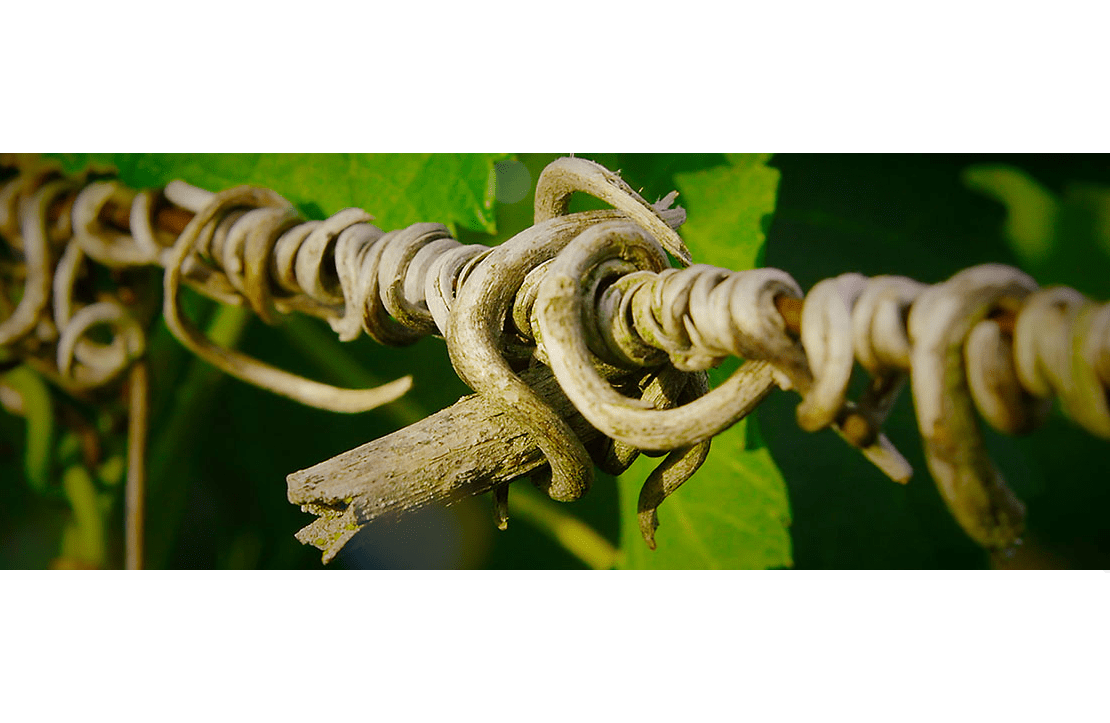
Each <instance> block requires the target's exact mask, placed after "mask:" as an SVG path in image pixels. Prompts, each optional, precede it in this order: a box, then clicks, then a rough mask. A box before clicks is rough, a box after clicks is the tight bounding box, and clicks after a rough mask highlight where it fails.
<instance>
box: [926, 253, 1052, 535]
mask: <svg viewBox="0 0 1110 723" xmlns="http://www.w3.org/2000/svg"><path fill="white" fill-rule="evenodd" d="M1036 288H1037V285H1036V282H1034V281H1033V279H1031V278H1029V276H1027V275H1026V274H1024V273H1022V272H1020V271H1018V270H1017V269H1014V268H1010V267H1007V266H1000V265H996V264H988V265H985V266H977V267H975V268H971V269H967V270H965V271H962V272H960V273H958V274H956V275H955V276H954V277H952V278H951V279H949V280H948V281H947V282H945V283H943V284H939V285H937V286H934V287H932V288H930V289H927V290H926V291H924V292H923V293H922V294H921V295H920V296H919V297H918V299H917V301H916V302H915V303H914V305H913V308H912V309H911V310H910V317H909V322H908V328H909V334H910V339H911V340H912V342H913V349H912V351H911V355H910V367H911V371H912V378H911V383H912V386H913V394H914V403H915V406H916V411H917V421H918V426H919V428H920V429H921V435H922V437H923V438H924V441H925V456H926V461H927V462H928V465H929V470H930V471H931V472H932V474H933V479H934V480H936V483H937V486H938V487H939V488H940V490H941V494H942V495H943V497H944V498H945V501H946V502H947V503H948V506H949V508H950V509H951V510H952V513H953V514H954V515H955V516H956V518H957V520H959V522H960V524H961V525H962V526H963V528H964V529H965V530H966V531H967V532H968V534H970V535H971V536H972V538H973V539H975V540H976V541H977V542H978V543H979V544H981V545H983V546H984V547H986V548H988V549H1004V548H1007V547H1010V546H1012V545H1013V544H1015V543H1016V542H1017V541H1018V539H1019V536H1020V534H1021V530H1022V521H1023V519H1024V514H1025V509H1024V506H1023V505H1022V504H1021V502H1020V501H1019V500H1018V499H1017V498H1016V497H1015V496H1014V494H1013V492H1011V491H1010V489H1009V488H1008V487H1007V486H1006V484H1005V482H1004V481H1003V480H1002V477H1001V476H1000V475H999V474H998V471H997V470H996V469H995V468H994V465H993V464H992V463H991V461H990V458H989V457H988V455H987V453H986V449H985V447H984V445H983V438H982V434H981V433H980V431H979V425H978V424H977V422H976V420H975V416H974V412H973V408H972V399H971V396H970V394H969V390H968V382H967V377H966V374H965V371H964V365H965V360H964V351H963V348H964V345H965V342H966V340H967V338H968V336H969V335H970V334H971V333H972V330H973V328H974V327H975V326H976V325H977V324H978V323H979V322H981V321H983V320H984V319H985V318H986V317H987V315H988V314H989V313H990V312H991V311H992V310H993V309H994V308H995V307H996V306H997V305H998V304H999V303H1000V302H1001V301H1002V300H1003V299H1006V298H1017V299H1024V298H1025V297H1026V296H1028V295H1029V294H1031V293H1032V292H1033V291H1035V290H1036Z"/></svg>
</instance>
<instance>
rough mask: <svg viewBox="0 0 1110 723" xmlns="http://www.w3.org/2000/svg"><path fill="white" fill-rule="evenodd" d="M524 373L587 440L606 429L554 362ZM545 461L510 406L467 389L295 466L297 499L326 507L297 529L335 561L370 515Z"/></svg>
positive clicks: (459, 491)
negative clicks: (375, 434) (441, 405)
mask: <svg viewBox="0 0 1110 723" xmlns="http://www.w3.org/2000/svg"><path fill="white" fill-rule="evenodd" d="M520 377H521V379H522V380H523V381H524V382H525V383H527V384H528V385H529V386H530V387H532V388H533V389H534V390H535V391H536V392H537V393H538V394H539V395H540V396H541V397H543V398H544V399H546V400H547V401H548V402H549V403H550V404H551V405H552V407H553V408H554V409H555V410H556V411H557V412H558V413H559V414H560V415H561V416H562V417H563V418H564V419H566V420H567V422H568V423H569V424H570V426H571V428H572V429H573V430H574V432H575V434H577V435H578V438H579V439H581V440H582V442H583V443H585V444H589V443H590V442H592V441H594V440H596V439H598V438H599V437H600V436H601V435H600V433H599V432H598V431H597V430H596V429H594V428H593V427H591V426H590V424H589V423H588V422H586V420H585V419H583V418H582V415H580V414H579V413H578V412H577V411H575V409H574V407H573V405H572V404H571V403H570V401H569V400H568V399H567V398H566V396H565V395H564V394H563V392H562V390H561V389H560V388H559V383H558V382H557V381H556V380H555V377H554V375H552V373H551V370H550V369H548V368H547V367H545V366H538V367H535V368H533V369H528V370H526V371H524V372H522V373H521V375H520ZM544 463H545V462H544V457H543V453H542V452H541V451H540V448H539V447H538V446H536V444H535V442H534V441H533V440H532V439H531V438H530V437H529V435H528V433H527V432H526V431H525V430H524V429H523V428H522V427H521V426H520V424H518V423H517V422H516V421H514V420H513V419H512V417H510V416H509V415H508V414H506V413H505V412H504V410H502V409H501V408H499V407H498V406H497V405H496V404H494V403H493V402H491V401H489V400H488V399H485V398H483V397H481V396H479V395H476V394H474V395H470V396H466V397H463V398H462V399H460V400H459V401H457V402H455V403H454V404H453V405H451V406H450V407H448V408H447V409H444V410H442V411H440V412H437V413H436V414H433V415H432V416H430V417H427V418H425V419H422V420H421V421H419V422H416V423H415V424H412V425H409V426H408V427H405V428H404V429H400V430H398V431H396V432H394V433H393V434H390V435H387V436H385V437H381V438H380V439H375V440H373V441H371V442H367V443H366V444H364V445H362V446H360V447H356V448H354V449H352V450H350V451H348V452H344V453H342V454H340V455H338V456H336V457H333V458H331V459H329V460H326V461H324V462H320V463H319V464H317V465H313V466H312V467H309V468H308V469H304V470H301V471H299V472H294V473H293V474H290V475H289V476H288V477H287V478H286V480H287V482H288V485H289V492H288V497H289V501H290V502H292V503H293V504H296V505H300V506H301V509H303V510H304V511H305V512H311V513H313V514H316V515H320V518H319V519H318V520H316V521H315V522H313V523H312V524H310V525H308V526H306V527H305V528H303V529H302V530H301V531H300V532H298V533H297V535H296V537H297V539H298V540H300V541H301V542H302V543H304V544H307V545H312V546H314V547H317V548H319V549H320V550H322V551H323V552H324V555H323V560H324V562H325V563H327V562H330V561H331V560H332V558H334V557H335V555H336V554H337V553H338V552H339V550H340V549H341V548H342V547H343V546H344V545H345V544H346V543H347V542H348V541H349V540H350V539H351V537H353V536H354V535H355V533H356V532H358V530H359V529H360V528H361V527H362V526H363V525H365V524H366V523H368V522H371V521H373V520H377V519H385V518H390V517H395V516H397V515H400V514H402V513H405V512H409V511H411V510H415V509H418V508H421V507H424V506H427V505H429V504H448V505H449V504H452V503H454V502H458V501H459V500H462V499H465V498H467V497H473V496H474V495H479V494H482V493H484V492H488V491H489V490H492V489H494V488H496V487H499V486H501V485H504V484H507V483H509V482H511V481H512V480H514V479H517V478H519V477H522V476H524V475H527V474H528V473H529V472H532V471H533V470H535V469H536V468H538V467H540V466H541V465H543V464H544Z"/></svg>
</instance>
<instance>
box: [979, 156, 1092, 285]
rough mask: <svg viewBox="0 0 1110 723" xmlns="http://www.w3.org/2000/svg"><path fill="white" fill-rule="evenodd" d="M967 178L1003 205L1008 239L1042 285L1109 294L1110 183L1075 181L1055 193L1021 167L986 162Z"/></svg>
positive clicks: (1023, 263)
mask: <svg viewBox="0 0 1110 723" xmlns="http://www.w3.org/2000/svg"><path fill="white" fill-rule="evenodd" d="M963 181H964V183H965V184H966V185H967V187H968V188H970V189H972V190H973V191H977V192H979V193H982V194H984V195H986V196H988V197H990V198H993V199H994V200H996V201H998V202H999V203H1001V204H1002V205H1003V206H1004V207H1005V209H1006V221H1005V226H1004V229H1003V230H1004V234H1005V238H1006V241H1007V242H1008V243H1009V245H1010V248H1011V249H1012V250H1013V252H1014V255H1015V256H1016V257H1017V258H1018V260H1019V261H1020V262H1021V265H1022V266H1023V267H1024V268H1025V269H1026V270H1027V271H1029V272H1030V273H1031V274H1033V275H1034V276H1035V277H1036V278H1037V281H1038V282H1040V283H1041V285H1042V286H1047V285H1050V284H1065V285H1067V286H1074V287H1075V288H1077V289H1079V290H1080V291H1083V292H1084V293H1086V294H1089V295H1092V296H1094V297H1104V296H1106V295H1108V294H1110V188H1108V187H1106V186H1101V185H1097V184H1091V183H1082V184H1080V183H1071V184H1068V185H1067V186H1066V187H1065V188H1064V189H1063V192H1062V193H1060V194H1056V193H1053V192H1052V191H1051V190H1049V189H1048V188H1046V187H1045V186H1044V185H1042V184H1041V183H1040V182H1038V181H1037V180H1036V179H1035V178H1033V176H1031V175H1030V174H1029V173H1027V172H1025V171H1023V170H1021V169H1019V168H1015V167H1013V166H1006V165H986V164H983V165H974V166H969V167H968V168H967V169H966V170H965V171H964V174H963Z"/></svg>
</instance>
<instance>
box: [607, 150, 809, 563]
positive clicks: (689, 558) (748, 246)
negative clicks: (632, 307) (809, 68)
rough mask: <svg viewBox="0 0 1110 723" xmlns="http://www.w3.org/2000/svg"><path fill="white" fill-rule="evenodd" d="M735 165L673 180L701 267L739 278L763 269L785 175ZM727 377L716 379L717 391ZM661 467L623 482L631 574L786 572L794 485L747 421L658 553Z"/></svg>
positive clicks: (684, 504)
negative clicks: (652, 545) (643, 503)
mask: <svg viewBox="0 0 1110 723" xmlns="http://www.w3.org/2000/svg"><path fill="white" fill-rule="evenodd" d="M727 160H728V164H727V165H722V166H715V167H712V168H706V169H704V170H700V171H693V172H686V173H678V174H675V176H674V178H675V182H676V183H677V185H678V190H679V193H680V195H679V203H680V204H681V205H682V206H684V207H685V208H686V210H687V212H688V214H689V216H688V217H689V221H688V222H687V224H686V225H685V226H683V228H682V229H681V231H682V236H683V238H684V239H685V240H686V243H687V245H688V246H689V248H690V251H691V253H692V254H693V258H694V261H695V262H696V263H705V264H712V265H714V266H722V267H725V268H729V269H733V270H744V269H750V268H754V267H755V266H756V265H757V264H758V263H759V262H760V260H761V259H762V256H763V248H764V244H765V241H766V233H767V229H768V227H769V226H770V220H771V217H772V214H773V213H774V209H775V199H776V194H777V189H778V181H779V172H778V171H777V170H775V169H773V168H770V167H768V166H767V160H768V156H765V155H733V156H727ZM726 375H727V371H724V370H722V369H718V370H714V371H713V372H712V373H711V375H710V378H711V381H712V383H713V385H714V386H716V385H718V384H719V383H720V382H721V381H723V380H724V378H725V377H726ZM657 463H658V460H654V459H647V458H644V457H641V458H640V459H638V460H637V461H636V463H635V464H633V465H632V467H631V468H630V469H629V470H628V471H627V472H625V473H624V474H623V475H621V476H620V478H619V480H618V484H619V486H620V493H621V549H622V551H623V552H624V564H625V565H626V566H628V567H633V568H671V569H673V568H725V569H741V568H742V569H751V568H771V567H788V566H791V565H792V564H793V560H792V557H791V544H790V533H789V526H790V503H789V500H788V497H787V492H786V483H785V481H784V480H783V477H782V474H781V473H780V472H779V470H778V467H777V466H776V465H775V462H774V460H772V459H771V455H770V453H769V452H768V450H767V448H766V446H765V445H764V443H763V441H762V439H761V437H760V435H759V430H758V428H757V423H756V420H755V419H754V418H752V417H749V418H747V419H745V420H742V421H741V422H740V423H738V424H736V425H735V426H733V427H732V428H731V429H729V430H727V431H725V432H724V433H722V434H720V435H718V436H717V437H715V438H714V439H713V445H712V448H711V451H710V453H709V458H708V459H707V460H706V462H705V464H704V465H703V466H702V468H701V469H700V470H699V471H698V473H697V474H696V475H694V477H693V478H692V479H690V480H689V481H688V482H687V483H686V484H685V485H683V486H682V488H680V489H679V490H678V491H677V492H675V493H674V494H673V495H671V496H670V497H668V498H667V500H666V501H665V502H664V503H663V505H662V506H661V507H660V508H659V529H658V530H657V531H656V542H657V545H658V547H657V549H656V550H654V551H652V550H649V549H648V548H647V546H646V545H645V544H644V541H643V539H642V538H641V536H640V531H639V526H638V522H637V516H636V502H637V499H638V497H639V491H640V486H641V485H642V484H643V481H644V480H645V479H646V478H647V475H648V473H649V472H650V470H651V468H652V466H653V465H655V464H657Z"/></svg>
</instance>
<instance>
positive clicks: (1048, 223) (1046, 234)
mask: <svg viewBox="0 0 1110 723" xmlns="http://www.w3.org/2000/svg"><path fill="white" fill-rule="evenodd" d="M964 183H965V184H967V187H968V188H970V189H972V190H974V191H979V192H980V193H983V194H985V195H987V196H990V197H991V198H994V199H995V200H997V201H999V202H1001V203H1002V204H1003V205H1004V206H1006V208H1007V209H1008V211H1009V215H1008V216H1007V218H1006V236H1007V237H1008V238H1009V241H1010V247H1011V248H1012V249H1013V251H1014V255H1015V256H1017V257H1018V260H1020V261H1021V262H1022V263H1024V264H1029V265H1033V266H1036V265H1038V264H1041V263H1043V262H1044V261H1045V260H1046V259H1047V258H1048V257H1049V256H1050V255H1051V254H1052V244H1053V242H1054V241H1055V236H1056V223H1057V219H1058V217H1059V214H1060V204H1059V202H1058V201H1057V200H1056V197H1055V196H1053V195H1052V193H1050V192H1049V191H1048V189H1046V188H1045V187H1044V186H1042V185H1041V184H1039V183H1037V182H1036V181H1035V180H1034V179H1033V178H1032V177H1031V176H1030V175H1029V174H1027V173H1025V172H1024V171H1021V170H1019V169H1017V168H1012V167H1010V166H970V167H968V169H967V170H965V171H964Z"/></svg>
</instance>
